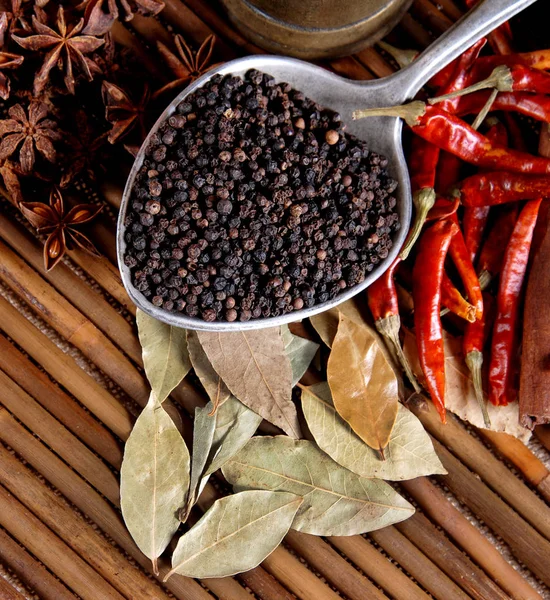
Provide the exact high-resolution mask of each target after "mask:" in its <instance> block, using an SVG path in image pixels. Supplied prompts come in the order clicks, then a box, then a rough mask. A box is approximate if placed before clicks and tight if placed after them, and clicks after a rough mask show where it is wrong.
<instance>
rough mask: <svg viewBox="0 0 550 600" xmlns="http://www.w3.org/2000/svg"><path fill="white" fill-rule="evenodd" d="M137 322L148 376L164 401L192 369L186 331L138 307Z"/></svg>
mask: <svg viewBox="0 0 550 600" xmlns="http://www.w3.org/2000/svg"><path fill="white" fill-rule="evenodd" d="M136 321H137V327H138V334H139V341H140V343H141V349H142V355H143V366H144V369H145V374H146V375H147V379H148V380H149V383H150V384H151V388H152V390H153V392H154V394H155V395H156V397H157V398H158V400H159V402H163V401H164V400H165V399H166V398H167V397H168V396H169V395H170V392H171V391H172V390H173V389H174V388H175V387H176V386H177V385H178V384H179V383H180V381H181V380H182V379H183V378H184V377H185V376H186V375H187V373H189V371H190V369H191V362H190V360H189V355H188V352H187V341H186V335H185V329H181V328H178V327H172V326H171V325H167V324H166V323H163V322H162V321H158V320H157V319H153V317H150V316H149V315H148V314H146V313H144V312H143V311H142V310H139V308H138V309H137V312H136Z"/></svg>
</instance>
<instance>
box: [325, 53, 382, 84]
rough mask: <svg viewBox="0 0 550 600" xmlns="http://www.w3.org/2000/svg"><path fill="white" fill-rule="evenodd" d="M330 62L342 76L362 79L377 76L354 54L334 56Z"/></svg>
mask: <svg viewBox="0 0 550 600" xmlns="http://www.w3.org/2000/svg"><path fill="white" fill-rule="evenodd" d="M328 64H329V65H330V67H331V68H332V69H333V70H334V71H335V72H336V73H338V75H342V77H347V78H348V79H355V80H358V81H362V80H368V79H374V78H375V77H374V75H373V74H372V73H371V72H370V71H369V69H367V68H366V67H365V66H364V65H363V64H361V63H360V62H359V61H358V60H356V59H355V58H354V57H353V56H344V57H342V58H334V59H332V60H331V61H329V63H328Z"/></svg>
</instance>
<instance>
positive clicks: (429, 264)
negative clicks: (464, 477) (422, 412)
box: [413, 220, 457, 423]
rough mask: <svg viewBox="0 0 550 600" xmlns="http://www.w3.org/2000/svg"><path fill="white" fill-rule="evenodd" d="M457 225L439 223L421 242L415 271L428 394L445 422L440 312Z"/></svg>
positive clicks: (420, 351) (419, 338)
mask: <svg viewBox="0 0 550 600" xmlns="http://www.w3.org/2000/svg"><path fill="white" fill-rule="evenodd" d="M456 230H457V226H456V225H455V224H454V223H452V222H451V221H448V220H445V221H437V222H436V223H434V224H433V225H432V226H431V227H429V228H428V229H427V230H426V232H425V233H424V235H423V236H422V239H421V240H420V244H419V248H418V255H417V257H416V261H415V264H414V270H413V298H414V307H415V308H414V324H415V331H416V343H417V346H418V355H419V358H420V365H421V367H422V371H423V373H424V377H425V378H426V384H427V387H428V391H429V392H430V395H431V397H432V401H433V403H434V405H435V407H436V408H437V411H438V412H439V415H440V417H441V421H442V422H443V423H445V421H446V415H445V351H444V346H443V328H442V326H441V318H440V316H439V309H440V304H441V281H442V279H443V272H444V263H445V258H446V256H447V251H448V250H449V246H450V244H451V239H452V237H453V236H454V235H455V233H456Z"/></svg>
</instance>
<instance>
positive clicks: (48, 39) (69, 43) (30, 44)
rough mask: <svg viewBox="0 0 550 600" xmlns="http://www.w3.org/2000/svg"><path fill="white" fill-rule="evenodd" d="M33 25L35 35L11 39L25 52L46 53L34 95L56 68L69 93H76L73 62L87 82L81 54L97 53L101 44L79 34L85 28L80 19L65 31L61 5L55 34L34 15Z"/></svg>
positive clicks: (36, 77)
mask: <svg viewBox="0 0 550 600" xmlns="http://www.w3.org/2000/svg"><path fill="white" fill-rule="evenodd" d="M32 26H33V30H34V32H35V35H32V34H31V35H29V36H27V37H20V36H17V35H12V39H14V40H15V41H16V42H17V43H18V44H19V45H20V46H22V47H23V48H25V50H33V51H42V50H44V51H47V53H46V56H45V57H44V63H43V64H42V67H41V68H40V70H39V71H38V73H37V74H36V76H35V78H34V94H35V95H36V96H39V95H40V93H41V92H42V90H43V89H44V88H45V87H46V84H47V83H48V77H49V74H50V71H51V70H52V69H53V67H54V66H55V65H57V66H58V68H59V69H63V68H64V69H65V75H64V81H65V85H66V87H67V90H68V91H69V92H70V93H71V94H74V93H75V76H74V72H73V71H74V69H73V63H74V65H75V66H77V67H79V69H80V71H82V73H84V75H85V76H86V77H87V79H88V81H91V80H92V79H93V75H92V73H91V71H90V66H89V63H88V61H87V60H86V57H85V56H84V55H85V54H88V53H90V52H93V51H94V50H97V48H99V47H100V46H101V45H102V44H103V43H104V41H103V40H102V39H100V38H97V37H94V36H91V35H79V34H80V32H81V30H82V28H83V26H84V19H80V21H79V22H78V23H77V24H76V25H74V26H73V27H70V28H68V27H67V24H66V22H65V10H64V8H63V6H60V7H59V10H58V12H57V21H56V27H57V31H56V30H55V29H52V28H51V27H49V26H48V25H45V24H44V23H41V22H40V20H39V19H37V18H36V16H33V18H32Z"/></svg>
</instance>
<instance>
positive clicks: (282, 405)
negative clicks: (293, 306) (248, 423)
mask: <svg viewBox="0 0 550 600" xmlns="http://www.w3.org/2000/svg"><path fill="white" fill-rule="evenodd" d="M198 338H199V341H200V343H201V345H202V347H203V349H204V351H205V353H206V355H207V357H208V359H209V360H210V362H211V364H212V366H213V367H214V369H215V370H216V372H217V373H218V375H220V376H221V378H222V379H223V381H224V383H225V384H226V385H227V387H228V388H229V390H230V391H231V392H232V393H233V395H234V396H236V397H237V398H238V399H239V400H240V401H241V402H242V403H243V404H246V406H248V407H249V408H251V409H252V410H253V411H255V412H256V413H258V414H259V415H260V416H262V417H263V418H264V419H266V421H269V422H270V423H273V424H274V425H276V426H277V427H280V428H281V429H282V430H283V431H284V432H285V433H287V434H288V435H289V436H291V437H294V438H299V437H300V436H301V431H300V424H299V423H298V414H297V412H296V406H295V405H294V403H293V402H292V398H291V396H292V368H291V366H290V361H289V359H288V356H287V355H286V354H285V350H284V345H283V340H282V338H281V333H280V329H279V328H278V327H277V328H269V329H261V330H252V331H236V332H227V333H215V332H209V331H199V332H198Z"/></svg>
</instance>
